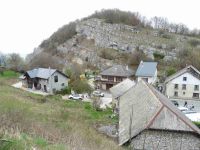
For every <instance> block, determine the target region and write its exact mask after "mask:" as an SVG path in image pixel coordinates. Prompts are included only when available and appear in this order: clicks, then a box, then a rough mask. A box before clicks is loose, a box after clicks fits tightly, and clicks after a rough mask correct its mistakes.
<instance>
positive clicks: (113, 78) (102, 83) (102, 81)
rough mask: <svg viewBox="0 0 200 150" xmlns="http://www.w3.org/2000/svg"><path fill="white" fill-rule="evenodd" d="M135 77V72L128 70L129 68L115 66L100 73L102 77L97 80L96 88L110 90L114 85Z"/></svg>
mask: <svg viewBox="0 0 200 150" xmlns="http://www.w3.org/2000/svg"><path fill="white" fill-rule="evenodd" d="M133 76H134V71H133V70H132V69H130V68H128V66H123V65H114V66H112V67H110V68H108V69H106V70H104V71H102V72H101V73H100V76H99V77H98V78H96V80H95V82H96V87H98V88H100V89H103V90H108V89H110V88H111V87H113V86H114V85H116V84H118V83H120V82H122V81H123V80H125V79H127V78H132V77H133Z"/></svg>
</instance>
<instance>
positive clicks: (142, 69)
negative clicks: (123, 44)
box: [135, 61, 158, 77]
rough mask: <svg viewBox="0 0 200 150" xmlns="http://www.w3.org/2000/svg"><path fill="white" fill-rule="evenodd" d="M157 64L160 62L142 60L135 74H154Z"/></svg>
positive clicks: (147, 75) (146, 75) (143, 75)
mask: <svg viewBox="0 0 200 150" xmlns="http://www.w3.org/2000/svg"><path fill="white" fill-rule="evenodd" d="M157 64H158V63H157V62H143V61H141V62H140V64H139V66H138V68H137V71H136V74H135V75H136V76H142V77H149V76H154V75H155V72H156V68H157Z"/></svg>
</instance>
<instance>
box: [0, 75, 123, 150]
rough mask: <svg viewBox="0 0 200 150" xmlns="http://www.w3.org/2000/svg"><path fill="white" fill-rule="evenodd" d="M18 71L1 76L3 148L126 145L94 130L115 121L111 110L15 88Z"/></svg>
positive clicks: (0, 132) (54, 149)
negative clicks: (98, 126)
mask: <svg viewBox="0 0 200 150" xmlns="http://www.w3.org/2000/svg"><path fill="white" fill-rule="evenodd" d="M6 75H8V76H6ZM16 75H17V74H13V73H11V72H9V73H6V74H5V76H0V84H1V86H0V92H1V95H0V102H1V105H0V114H1V115H0V122H1V125H0V149H4V150H8V149H9V150H10V149H11V150H16V149H17V150H22V149H33V148H35V149H40V150H43V149H48V150H66V149H74V150H79V149H85V150H86V149H95V150H98V149H99V150H100V149H105V150H110V149H113V150H114V149H116V150H117V149H123V148H119V147H118V146H117V144H116V143H115V142H114V140H112V139H110V138H107V137H105V136H104V135H102V134H100V133H98V132H97V131H96V130H95V126H97V125H102V124H113V123H115V122H116V120H115V119H110V118H109V115H110V114H111V110H107V111H104V112H96V111H95V110H93V109H92V107H91V106H90V104H89V103H81V102H75V101H63V100H61V97H60V96H58V95H57V96H50V97H43V96H39V95H34V94H31V93H28V92H25V91H22V90H19V89H15V88H13V87H11V86H10V84H12V83H13V81H15V79H14V78H15V76H16Z"/></svg>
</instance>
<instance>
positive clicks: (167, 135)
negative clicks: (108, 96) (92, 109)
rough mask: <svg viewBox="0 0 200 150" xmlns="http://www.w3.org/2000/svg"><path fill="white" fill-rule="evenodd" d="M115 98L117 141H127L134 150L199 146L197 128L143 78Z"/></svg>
mask: <svg viewBox="0 0 200 150" xmlns="http://www.w3.org/2000/svg"><path fill="white" fill-rule="evenodd" d="M118 100H119V127H118V140H119V145H124V144H128V143H129V144H131V145H130V146H131V149H133V150H135V149H137V150H144V149H148V150H155V149H157V150H163V149H165V150H177V149H180V150H197V149H200V129H199V128H198V127H197V126H195V125H194V124H193V123H192V122H191V121H190V120H189V119H188V118H187V117H186V116H185V115H184V114H183V113H182V112H181V111H180V110H179V109H178V108H177V107H176V106H174V105H173V104H172V102H171V101H170V100H169V99H168V98H167V97H165V96H164V95H163V94H161V93H160V92H158V91H157V90H156V89H155V88H154V87H153V86H151V85H149V84H148V83H146V82H144V81H143V80H141V81H140V82H138V83H137V84H136V85H135V86H133V87H131V88H130V89H129V90H128V91H126V92H125V93H124V94H123V95H121V96H120V97H119V98H118Z"/></svg>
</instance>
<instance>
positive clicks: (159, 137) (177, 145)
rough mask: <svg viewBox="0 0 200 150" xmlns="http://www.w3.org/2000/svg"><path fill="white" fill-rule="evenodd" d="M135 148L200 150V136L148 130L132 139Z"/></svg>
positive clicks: (140, 149)
mask: <svg viewBox="0 0 200 150" xmlns="http://www.w3.org/2000/svg"><path fill="white" fill-rule="evenodd" d="M131 146H132V149H133V150H135V149H137V150H143V149H148V150H200V137H199V136H197V135H196V134H194V133H187V132H170V131H163V130H160V131H159V130H146V131H143V132H142V133H141V134H139V135H137V136H136V137H135V138H133V139H132V141H131Z"/></svg>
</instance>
